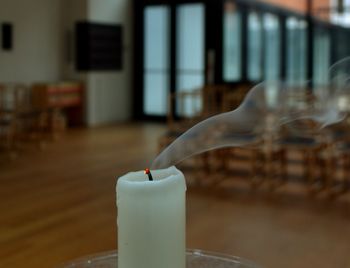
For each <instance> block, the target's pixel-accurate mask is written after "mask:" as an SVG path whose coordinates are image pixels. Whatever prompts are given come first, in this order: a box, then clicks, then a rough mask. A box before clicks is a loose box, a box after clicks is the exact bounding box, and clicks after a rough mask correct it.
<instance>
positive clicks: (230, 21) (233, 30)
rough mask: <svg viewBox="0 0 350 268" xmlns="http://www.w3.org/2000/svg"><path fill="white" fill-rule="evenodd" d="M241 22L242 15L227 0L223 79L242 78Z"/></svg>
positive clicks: (224, 24)
mask: <svg viewBox="0 0 350 268" xmlns="http://www.w3.org/2000/svg"><path fill="white" fill-rule="evenodd" d="M241 24H242V17H241V14H240V12H239V11H238V10H237V9H236V6H235V5H234V3H233V2H231V1H226V2H225V6H224V18H223V28H224V29H223V34H224V36H223V79H224V80H225V81H237V80H240V79H241V76H242V73H241V72H242V70H241V66H242V64H241V60H242V59H241V54H242V51H241V39H242V38H241Z"/></svg>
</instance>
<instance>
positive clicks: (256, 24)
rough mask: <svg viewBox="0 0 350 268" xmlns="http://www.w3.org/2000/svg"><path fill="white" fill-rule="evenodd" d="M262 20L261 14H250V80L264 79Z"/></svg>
mask: <svg viewBox="0 0 350 268" xmlns="http://www.w3.org/2000/svg"><path fill="white" fill-rule="evenodd" d="M262 44H263V42H262V19H261V16H260V14H259V13H257V12H255V11H253V12H250V13H249V14H248V79H249V80H250V81H258V80H261V79H262Z"/></svg>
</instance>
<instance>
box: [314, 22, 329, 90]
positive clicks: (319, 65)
mask: <svg viewBox="0 0 350 268" xmlns="http://www.w3.org/2000/svg"><path fill="white" fill-rule="evenodd" d="M330 52H331V47H330V38H329V32H328V31H327V30H325V29H322V28H319V27H317V28H315V31H314V48H313V72H314V73H313V81H314V84H315V86H322V85H326V84H327V83H328V79H329V77H328V76H329V72H328V69H329V67H330Z"/></svg>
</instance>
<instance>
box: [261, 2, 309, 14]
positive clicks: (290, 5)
mask: <svg viewBox="0 0 350 268" xmlns="http://www.w3.org/2000/svg"><path fill="white" fill-rule="evenodd" d="M263 2H267V3H269V4H272V5H276V6H280V7H283V8H287V9H290V10H293V11H297V12H302V13H303V12H305V11H306V3H307V1H306V0H263Z"/></svg>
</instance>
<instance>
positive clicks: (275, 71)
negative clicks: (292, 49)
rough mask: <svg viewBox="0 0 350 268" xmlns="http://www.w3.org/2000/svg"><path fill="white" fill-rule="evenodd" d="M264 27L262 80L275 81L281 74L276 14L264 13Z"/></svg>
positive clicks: (278, 27)
mask: <svg viewBox="0 0 350 268" xmlns="http://www.w3.org/2000/svg"><path fill="white" fill-rule="evenodd" d="M263 27H264V51H265V53H264V55H265V59H264V69H263V70H264V80H268V81H276V80H278V79H279V78H280V74H281V71H280V70H281V40H280V39H281V29H280V21H279V18H278V17H277V16H276V15H273V14H265V15H264V17H263Z"/></svg>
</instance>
